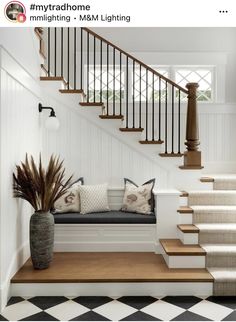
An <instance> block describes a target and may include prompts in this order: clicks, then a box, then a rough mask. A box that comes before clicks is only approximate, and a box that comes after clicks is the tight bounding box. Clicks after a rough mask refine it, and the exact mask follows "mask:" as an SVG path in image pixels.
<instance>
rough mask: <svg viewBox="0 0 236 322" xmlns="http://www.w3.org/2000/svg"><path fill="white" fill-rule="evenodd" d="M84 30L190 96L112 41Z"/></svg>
mask: <svg viewBox="0 0 236 322" xmlns="http://www.w3.org/2000/svg"><path fill="white" fill-rule="evenodd" d="M81 29H82V30H84V31H86V32H88V33H89V34H91V35H93V36H94V37H96V38H98V39H99V40H102V41H103V42H104V43H106V44H107V45H109V46H111V47H113V48H115V49H116V50H118V51H119V52H121V53H122V54H124V55H126V56H127V57H128V58H130V59H132V60H134V61H135V62H136V63H138V64H139V65H141V66H142V67H144V68H146V69H147V70H149V71H150V72H152V73H153V74H154V75H156V76H158V77H160V78H161V79H162V80H164V81H165V82H167V83H168V84H170V85H172V86H174V87H176V88H178V89H179V90H180V91H182V92H183V93H185V94H188V91H187V90H186V89H185V88H183V87H182V86H180V85H178V84H176V83H175V82H173V81H172V80H170V79H169V78H167V77H165V76H163V75H162V74H160V73H158V72H157V71H156V70H155V69H153V68H151V67H150V66H148V65H146V64H144V63H143V62H142V61H141V60H139V59H137V58H135V57H134V56H132V55H130V54H129V53H127V52H126V51H124V50H123V49H121V48H120V47H118V46H116V45H114V44H113V43H111V42H110V41H108V40H106V39H105V38H103V37H102V36H100V35H98V34H97V33H96V32H94V31H92V30H91V29H89V28H85V27H83V28H81Z"/></svg>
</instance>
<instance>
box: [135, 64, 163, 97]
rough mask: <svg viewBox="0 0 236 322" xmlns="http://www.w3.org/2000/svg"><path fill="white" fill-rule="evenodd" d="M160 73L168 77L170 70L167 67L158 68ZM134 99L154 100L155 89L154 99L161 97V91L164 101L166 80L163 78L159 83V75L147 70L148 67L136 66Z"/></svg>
mask: <svg viewBox="0 0 236 322" xmlns="http://www.w3.org/2000/svg"><path fill="white" fill-rule="evenodd" d="M158 73H159V74H161V75H163V76H165V77H168V71H167V70H165V69H158ZM133 81H134V99H135V101H146V99H148V101H149V100H152V96H153V91H154V99H155V100H158V99H159V92H160V95H161V100H162V101H164V100H165V97H166V84H165V81H163V80H161V81H160V84H159V77H158V76H155V75H154V79H153V74H152V73H151V72H146V69H144V68H141V72H140V68H135V73H134V79H133Z"/></svg>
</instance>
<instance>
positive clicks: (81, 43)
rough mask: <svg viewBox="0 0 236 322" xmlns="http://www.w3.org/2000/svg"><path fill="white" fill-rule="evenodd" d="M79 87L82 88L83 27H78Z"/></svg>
mask: <svg viewBox="0 0 236 322" xmlns="http://www.w3.org/2000/svg"><path fill="white" fill-rule="evenodd" d="M80 50H81V52H80V89H83V67H84V66H83V28H80Z"/></svg>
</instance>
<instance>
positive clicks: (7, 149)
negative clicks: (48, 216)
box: [0, 69, 41, 288]
mask: <svg viewBox="0 0 236 322" xmlns="http://www.w3.org/2000/svg"><path fill="white" fill-rule="evenodd" d="M0 76H1V104H0V106H1V121H0V122H1V150H0V151H1V172H0V173H1V202H0V211H1V214H0V217H1V237H0V238H1V245H3V246H4V247H1V283H2V284H1V285H2V288H4V285H5V284H6V283H7V281H8V279H9V278H10V277H11V276H10V275H11V274H12V273H14V270H15V269H18V268H19V267H17V263H18V265H21V264H20V263H21V261H22V258H20V257H21V256H22V254H21V252H20V251H21V248H22V247H23V246H24V245H26V244H27V243H28V231H29V216H30V214H31V213H32V209H31V207H29V205H28V204H26V203H24V202H21V201H19V200H16V199H13V194H12V173H13V171H14V170H15V165H16V164H19V162H20V161H21V160H23V159H24V158H25V154H26V153H28V154H32V155H33V156H35V157H36V158H38V156H39V152H40V151H41V132H40V129H39V113H38V111H37V105H38V102H39V100H38V97H37V95H36V94H35V95H34V94H33V93H32V92H31V91H30V90H28V89H27V88H26V87H24V86H23V85H22V84H21V83H19V82H18V81H17V80H16V79H15V78H13V76H12V75H10V74H8V73H7V72H6V71H5V70H4V69H1V75H0Z"/></svg>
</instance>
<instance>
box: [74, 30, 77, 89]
mask: <svg viewBox="0 0 236 322" xmlns="http://www.w3.org/2000/svg"><path fill="white" fill-rule="evenodd" d="M76 71H77V64H76V28H74V90H76Z"/></svg>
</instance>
